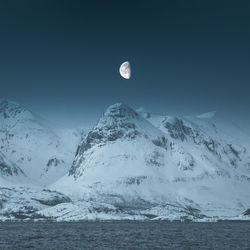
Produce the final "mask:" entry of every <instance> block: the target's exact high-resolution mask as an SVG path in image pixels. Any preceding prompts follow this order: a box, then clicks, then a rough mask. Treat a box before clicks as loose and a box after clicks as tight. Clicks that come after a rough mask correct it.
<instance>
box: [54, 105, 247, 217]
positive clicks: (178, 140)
mask: <svg viewBox="0 0 250 250" xmlns="http://www.w3.org/2000/svg"><path fill="white" fill-rule="evenodd" d="M210 118H212V116H209V117H207V116H206V117H205V119H204V116H201V117H200V118H191V117H186V118H178V117H165V116H158V115H157V116H156V115H151V114H150V113H146V115H145V112H141V114H140V113H138V112H135V111H134V110H133V109H131V108H130V107H128V106H126V105H123V104H115V105H112V106H110V107H109V108H108V109H107V110H106V112H105V113H104V114H103V116H102V117H101V119H100V120H99V122H98V124H97V125H96V126H95V127H94V128H93V129H92V130H91V131H90V132H89V133H88V135H87V136H86V137H85V138H84V139H83V140H82V142H81V143H80V145H79V147H78V149H77V152H76V157H75V159H74V162H73V165H72V167H71V169H70V171H69V174H68V175H65V176H64V177H63V178H61V179H60V180H59V181H57V182H56V183H55V184H54V185H53V186H52V187H53V188H55V189H57V190H60V191H62V192H65V193H66V194H67V195H69V196H70V197H72V199H73V200H79V199H80V200H84V201H91V202H93V201H94V202H102V203H104V204H110V205H113V206H115V207H119V208H126V209H129V210H130V211H131V210H133V211H135V210H136V211H137V213H138V211H140V213H142V211H143V214H145V213H148V214H151V216H155V217H157V216H158V217H159V218H164V216H165V217H166V218H177V217H178V216H177V217H175V215H178V214H181V215H180V216H183V213H184V214H186V216H193V217H195V218H210V217H220V218H222V217H224V216H229V217H230V216H236V215H237V214H240V213H242V212H244V211H245V210H246V209H248V208H249V207H250V191H249V190H250V167H249V166H250V154H249V149H250V148H249V144H248V143H247V140H246V138H247V136H248V135H244V136H245V139H244V140H243V135H242V132H241V131H238V130H237V129H235V128H234V129H233V128H231V127H229V131H228V129H226V128H225V127H224V125H223V126H222V125H221V124H220V126H218V127H217V126H216V125H215V124H214V123H213V121H211V120H210ZM230 131H231V133H229V132H230ZM170 208H171V209H170ZM126 211H127V210H126ZM170 211H172V212H170ZM174 211H175V212H174ZM180 211H181V212H180ZM194 211H195V213H194ZM152 214H153V215H152ZM180 216H179V217H178V218H180Z"/></svg>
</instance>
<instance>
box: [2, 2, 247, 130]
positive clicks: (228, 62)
mask: <svg viewBox="0 0 250 250" xmlns="http://www.w3.org/2000/svg"><path fill="white" fill-rule="evenodd" d="M249 13H250V1H248V0H246V1H241V0H238V1H230V0H226V1H224V0H215V1H214V0H204V1H200V0H197V1H193V0H188V1H187V0H183V1H179V0H175V1H174V0H171V1H170V0H165V1H160V0H149V1H147V0H144V1H141V0H134V1H131V0H127V1H120V0H115V1H111V0H106V1H104V0H100V1H97V0H89V1H88V0H84V1H80V0H67V1H66V0H43V1H34V0H22V1H19V0H17V1H15V0H10V1H1V2H0V96H1V97H5V98H9V99H11V100H13V101H16V102H19V103H21V104H23V105H24V106H26V107H27V108H29V109H30V110H32V111H34V112H36V113H39V114H40V115H42V116H43V117H44V118H46V119H49V120H53V121H54V122H59V123H62V124H65V125H67V126H80V125H81V124H92V123H95V122H96V121H97V119H98V117H99V116H100V115H101V114H102V112H103V111H105V109H106V108H107V106H109V105H111V104H114V103H117V102H122V103H125V104H128V105H129V106H131V107H133V108H138V107H144V108H145V109H146V110H148V111H151V112H154V113H161V114H168V115H196V114H200V113H204V112H208V111H212V110H216V111H217V114H219V115H220V114H221V115H226V116H237V117H239V118H244V117H250V115H249V113H250V98H249V95H250V15H249ZM126 60H128V61H130V63H131V67H132V77H131V79H130V80H126V79H123V78H122V77H121V76H120V75H119V66H120V64H121V63H122V62H123V61H126Z"/></svg>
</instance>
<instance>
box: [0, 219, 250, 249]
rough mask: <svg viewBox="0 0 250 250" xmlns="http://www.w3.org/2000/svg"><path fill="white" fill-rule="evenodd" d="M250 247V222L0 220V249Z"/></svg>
mask: <svg viewBox="0 0 250 250" xmlns="http://www.w3.org/2000/svg"><path fill="white" fill-rule="evenodd" d="M24 248H31V249H102V250H103V249H250V222H219V223H191V222H190V223H181V222H164V221H158V222H138V221H133V222H131V221H123V222H119V221H116V222H62V223H53V222H35V223H34V222H15V223H14V222H12V223H11V222H3V223H1V222H0V249H24Z"/></svg>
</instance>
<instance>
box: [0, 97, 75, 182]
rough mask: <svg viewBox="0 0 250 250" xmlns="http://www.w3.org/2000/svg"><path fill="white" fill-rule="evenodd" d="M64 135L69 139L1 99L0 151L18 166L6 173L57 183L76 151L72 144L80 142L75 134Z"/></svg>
mask: <svg viewBox="0 0 250 250" xmlns="http://www.w3.org/2000/svg"><path fill="white" fill-rule="evenodd" d="M61 134H62V133H61ZM64 135H65V136H67V140H64V138H63V136H62V137H60V136H59V135H58V134H57V133H56V132H55V131H53V129H52V128H51V127H50V125H49V124H48V122H46V121H45V120H43V119H42V118H40V117H39V116H37V115H35V114H34V113H32V112H30V111H29V110H27V109H26V108H24V107H23V106H21V105H19V104H17V103H15V102H12V101H9V100H6V99H0V151H1V155H2V158H4V159H5V161H10V162H12V164H13V166H15V167H12V170H10V167H9V168H8V170H6V169H7V168H5V172H6V171H7V172H8V173H12V175H13V174H15V175H19V174H20V173H22V174H25V175H26V176H27V177H29V178H30V179H32V180H34V181H35V182H37V183H39V184H49V183H52V182H54V181H55V180H57V179H58V178H59V177H61V176H62V175H64V174H65V173H66V172H67V171H68V169H69V167H70V165H71V163H72V160H73V156H74V152H75V148H74V147H72V145H75V146H76V145H77V142H78V137H79V134H78V133H76V131H71V132H70V133H69V132H68V133H67V134H65V133H64ZM67 143H68V144H70V145H71V148H70V147H68V146H67ZM1 172H2V174H3V172H4V171H1Z"/></svg>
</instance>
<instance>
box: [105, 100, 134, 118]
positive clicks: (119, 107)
mask: <svg viewBox="0 0 250 250" xmlns="http://www.w3.org/2000/svg"><path fill="white" fill-rule="evenodd" d="M104 116H106V117H107V116H108V117H117V118H124V117H131V118H136V117H137V116H138V114H137V113H136V112H135V111H134V110H133V109H132V108H130V107H129V106H127V105H125V104H123V103H116V104H113V105H111V106H109V107H108V108H107V110H106V111H105V113H104Z"/></svg>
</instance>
